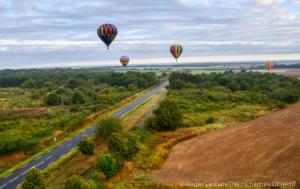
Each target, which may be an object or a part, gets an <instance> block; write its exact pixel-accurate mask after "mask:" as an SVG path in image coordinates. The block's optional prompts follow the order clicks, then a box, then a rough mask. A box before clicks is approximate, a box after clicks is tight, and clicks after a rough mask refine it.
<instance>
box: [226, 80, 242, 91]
mask: <svg viewBox="0 0 300 189" xmlns="http://www.w3.org/2000/svg"><path fill="white" fill-rule="evenodd" d="M227 87H228V89H230V90H231V91H237V90H239V89H240V85H239V83H238V82H237V81H236V80H231V81H230V82H229V84H228V85H227Z"/></svg>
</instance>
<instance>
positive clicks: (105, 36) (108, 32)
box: [97, 24, 118, 49]
mask: <svg viewBox="0 0 300 189" xmlns="http://www.w3.org/2000/svg"><path fill="white" fill-rule="evenodd" d="M97 34H98V36H99V38H100V39H101V40H102V41H103V42H104V43H105V44H106V46H107V49H109V45H110V44H111V43H112V42H113V40H114V39H115V38H116V37H117V35H118V29H117V27H116V26H114V25H112V24H102V25H101V26H100V27H99V28H98V30H97Z"/></svg>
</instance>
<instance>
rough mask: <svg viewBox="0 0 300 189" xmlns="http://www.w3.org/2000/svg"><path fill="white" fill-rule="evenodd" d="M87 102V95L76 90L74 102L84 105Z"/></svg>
mask: <svg viewBox="0 0 300 189" xmlns="http://www.w3.org/2000/svg"><path fill="white" fill-rule="evenodd" d="M86 100H87V97H86V95H85V94H84V93H83V92H82V91H81V90H78V89H77V90H75V91H74V93H73V98H72V101H73V103H75V104H83V103H85V102H86Z"/></svg>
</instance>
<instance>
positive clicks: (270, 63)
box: [266, 61, 273, 71]
mask: <svg viewBox="0 0 300 189" xmlns="http://www.w3.org/2000/svg"><path fill="white" fill-rule="evenodd" d="M272 68H273V62H272V61H267V62H266V69H267V70H269V71H270V70H271V69H272Z"/></svg>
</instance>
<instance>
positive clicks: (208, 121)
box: [205, 116, 215, 124]
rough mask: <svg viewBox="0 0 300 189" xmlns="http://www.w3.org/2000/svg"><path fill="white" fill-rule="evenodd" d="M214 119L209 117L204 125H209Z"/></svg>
mask: <svg viewBox="0 0 300 189" xmlns="http://www.w3.org/2000/svg"><path fill="white" fill-rule="evenodd" d="M214 122H215V119H214V117H211V116H209V117H208V118H206V120H205V123H207V124H210V123H214Z"/></svg>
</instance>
